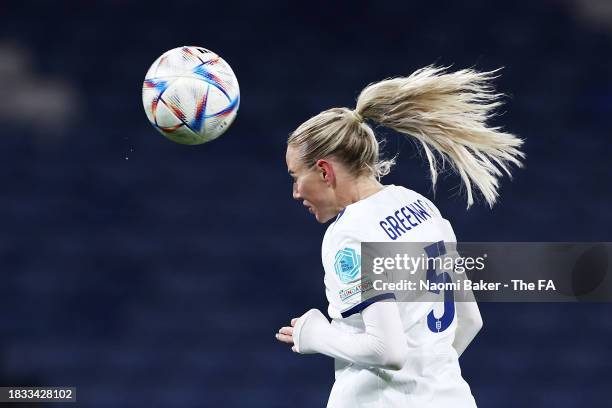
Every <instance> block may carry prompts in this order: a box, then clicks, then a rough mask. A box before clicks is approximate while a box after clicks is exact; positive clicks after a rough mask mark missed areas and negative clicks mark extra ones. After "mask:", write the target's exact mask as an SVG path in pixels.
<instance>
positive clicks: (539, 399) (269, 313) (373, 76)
mask: <svg viewBox="0 0 612 408" xmlns="http://www.w3.org/2000/svg"><path fill="white" fill-rule="evenodd" d="M2 9H3V10H2V16H3V17H2V25H3V27H2V30H1V31H0V33H1V35H0V73H1V74H2V75H1V78H2V85H0V125H1V128H0V129H1V130H0V132H1V133H2V142H3V144H2V148H1V149H0V161H1V163H2V172H1V173H0V185H1V189H2V194H1V195H0V214H1V215H0V225H2V234H0V259H1V267H2V284H1V285H0V310H2V313H1V314H0V384H2V385H19V384H22V385H28V384H29V385H74V386H76V387H77V388H78V399H79V401H80V402H79V403H78V404H79V405H80V406H84V407H109V406H113V407H157V406H160V407H161V406H172V407H195V406H198V407H202V406H204V407H209V406H210V407H213V406H215V407H216V406H219V407H244V406H249V407H266V408H269V407H286V406H292V407H314V406H323V405H324V403H325V401H326V399H327V396H328V393H329V389H330V387H331V384H332V382H333V371H332V370H333V369H332V361H331V360H330V359H328V358H326V357H321V356H306V357H304V356H298V355H295V354H292V353H291V352H290V351H289V350H288V349H286V348H285V347H283V346H282V345H280V344H278V343H277V342H276V341H275V339H274V333H275V331H276V330H277V328H278V327H279V326H281V325H283V324H285V323H286V322H287V321H288V319H289V318H290V317H293V316H297V315H299V314H300V313H301V312H303V311H305V310H306V309H308V308H310V307H319V308H321V309H324V308H325V298H324V292H323V287H322V268H321V265H320V252H319V251H320V241H321V238H322V235H323V232H324V227H323V226H320V225H318V224H317V223H316V222H315V221H314V220H313V219H312V217H311V216H310V214H308V213H307V212H306V211H305V210H304V209H303V208H302V207H301V206H300V205H298V204H297V203H296V202H294V201H292V199H291V183H290V179H289V177H288V176H287V174H286V168H285V163H284V149H285V140H286V137H287V135H288V133H289V132H291V131H292V130H293V129H294V128H295V127H296V126H297V125H299V124H300V123H301V122H302V121H303V120H305V119H307V118H308V117H310V116H312V115H314V114H316V113H318V112H319V111H321V110H323V109H326V108H329V107H333V106H350V107H352V106H354V100H355V98H356V96H357V94H358V92H359V91H360V90H361V89H362V88H363V87H364V86H365V85H367V84H368V83H369V82H372V81H376V80H380V79H382V78H385V77H388V76H393V75H401V74H408V73H410V72H412V71H413V70H415V69H416V68H419V67H422V66H424V65H427V64H430V63H433V62H435V63H437V64H444V65H447V64H453V68H464V67H469V66H475V67H477V68H478V69H493V68H497V67H500V66H504V67H505V68H504V71H503V77H502V78H501V79H500V80H499V81H498V84H499V90H500V91H502V92H505V93H507V94H509V97H508V99H507V105H506V108H505V110H504V114H503V115H502V116H501V117H499V118H497V119H496V120H495V123H496V124H500V125H503V126H504V127H505V128H507V129H509V130H511V131H513V132H516V133H518V134H519V135H521V136H522V137H524V138H526V139H527V143H526V145H525V150H526V152H527V155H528V156H527V157H528V159H527V162H526V168H525V169H523V170H520V171H517V172H516V177H515V178H514V181H513V182H509V181H508V180H507V179H505V180H504V182H503V184H502V188H501V202H500V203H499V204H498V205H497V206H496V207H495V208H494V210H493V211H490V210H489V209H487V208H486V207H485V206H484V205H483V204H480V205H477V206H476V207H474V208H472V209H471V210H469V211H468V212H466V211H465V199H464V198H463V197H461V196H458V191H457V189H456V185H457V183H458V178H456V177H449V178H446V179H444V180H443V181H442V182H441V184H440V185H439V188H438V192H437V195H436V197H435V202H436V203H437V204H438V206H439V207H440V208H441V210H442V211H443V213H444V214H446V216H447V218H449V219H450V220H451V222H452V223H453V225H454V227H455V230H456V233H457V235H458V238H459V239H460V240H463V241H573V240H579V241H589V240H591V241H598V240H601V241H605V240H610V235H609V234H610V227H611V225H612V222H611V221H612V213H611V212H610V205H611V202H612V197H611V192H610V177H611V176H612V172H611V167H610V159H611V158H612V155H611V149H610V140H609V138H610V136H611V135H612V132H611V131H612V121H611V120H610V117H611V116H612V12H611V10H610V5H609V2H606V1H605V0H602V1H596V0H593V1H586V0H585V1H580V0H566V1H561V0H559V1H552V0H550V1H546V0H533V1H530V2H510V1H486V0H478V1H477V0H471V1H465V2H444V1H442V2H423V1H420V2H416V1H403V2H401V1H398V2H384V1H381V2H376V3H374V2H371V3H367V2H357V1H353V2H346V3H341V2H335V3H333V4H332V3H327V2H307V3H306V2H304V3H299V4H298V3H297V2H281V1H270V2H245V3H243V4H236V3H234V2H228V3H214V4H211V3H209V2H186V1H175V2H171V3H168V2H162V1H156V0H154V1H148V2H137V1H131V2H129V1H104V2H102V1H99V2H73V1H53V2H52V1H39V2H30V1H13V0H8V1H5V2H3V6H2ZM180 45H200V46H204V47H207V48H210V49H212V50H215V51H217V52H218V53H220V54H221V56H223V57H224V58H225V59H226V60H227V61H228V62H229V63H230V64H231V65H232V67H233V68H234V70H235V72H236V74H237V76H238V78H239V81H240V85H241V91H242V100H241V107H240V111H239V114H238V118H237V121H236V122H235V124H234V125H233V127H232V128H231V130H230V131H229V132H228V133H227V134H226V135H225V136H223V137H222V138H221V139H219V140H218V141H215V142H214V143H210V144H207V145H202V146H196V147H187V146H181V145H177V144H174V143H171V142H169V141H167V140H165V139H164V138H163V137H162V136H160V135H158V134H157V133H156V132H155V131H154V130H153V128H152V127H151V126H150V125H149V124H148V122H147V120H146V118H145V115H144V113H143V110H142V106H141V102H140V92H141V83H142V79H143V76H144V74H145V72H146V70H147V68H148V67H149V65H150V64H151V63H152V62H153V61H154V60H155V58H157V56H158V55H160V54H161V53H162V52H163V51H165V50H167V49H170V48H174V47H176V46H180ZM387 136H389V142H388V144H387V151H388V152H390V153H391V154H392V153H395V152H396V151H398V150H399V151H400V152H401V156H400V160H399V165H398V167H397V168H396V169H395V171H394V172H393V173H392V174H391V175H390V176H389V177H388V178H387V179H386V182H387V183H396V184H404V185H407V186H409V187H411V188H413V189H415V190H417V191H420V192H423V193H424V194H426V195H428V196H429V197H432V194H431V189H430V186H429V184H428V180H427V167H426V166H425V165H424V164H423V161H422V160H420V159H419V158H418V156H417V155H416V150H415V148H414V146H413V145H412V144H411V143H408V142H401V141H400V140H399V139H398V138H397V137H395V135H392V134H387ZM481 308H482V313H483V318H484V322H485V326H484V330H483V331H482V332H481V333H480V335H479V336H478V337H477V339H476V340H475V341H474V343H473V345H472V346H470V348H469V349H468V350H467V352H466V354H465V355H464V357H462V367H463V372H464V376H465V377H466V378H467V380H468V381H469V383H470V385H471V387H472V390H473V393H474V395H475V397H476V399H477V401H478V402H479V404H480V406H482V407H498V408H499V407H517V406H529V407H553V406H554V407H575V406H579V405H580V406H589V407H604V406H609V396H608V395H609V389H608V387H609V384H610V383H611V381H612V348H611V347H612V346H611V345H612V343H611V342H610V338H611V336H612V320H610V319H609V316H610V312H612V307H611V306H610V305H609V304H482V306H481ZM20 406H24V405H20Z"/></svg>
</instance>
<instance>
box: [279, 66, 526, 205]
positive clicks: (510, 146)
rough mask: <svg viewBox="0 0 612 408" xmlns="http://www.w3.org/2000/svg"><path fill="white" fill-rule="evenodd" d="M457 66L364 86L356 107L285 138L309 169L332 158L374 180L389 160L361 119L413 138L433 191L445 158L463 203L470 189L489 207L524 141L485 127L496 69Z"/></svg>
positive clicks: (332, 112)
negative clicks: (426, 163)
mask: <svg viewBox="0 0 612 408" xmlns="http://www.w3.org/2000/svg"><path fill="white" fill-rule="evenodd" d="M496 72H497V71H492V72H477V71H474V70H472V69H464V70H461V71H457V72H451V73H447V72H446V68H438V67H434V66H429V67H425V68H422V69H420V70H418V71H416V72H414V73H413V74H412V75H410V76H409V77H402V78H393V79H387V80H384V81H381V82H377V83H374V84H371V85H369V86H368V87H366V88H365V89H364V90H363V91H362V92H361V94H360V95H359V98H358V99H357V107H356V108H355V110H350V109H347V108H333V109H329V110H326V111H324V112H321V113H320V114H318V115H316V116H314V117H312V118H310V119H309V120H307V121H306V122H304V123H303V124H302V125H301V126H300V127H299V128H297V129H296V130H295V131H294V132H293V133H292V134H291V135H290V136H289V139H288V141H287V143H288V144H289V145H292V146H294V147H297V148H298V149H299V150H300V154H301V159H302V160H303V161H304V162H305V163H306V165H308V166H312V165H314V163H315V162H316V160H318V159H320V158H323V157H326V156H331V155H334V156H335V157H337V158H338V159H340V160H341V161H342V162H343V163H345V164H346V165H347V166H348V168H349V170H351V171H352V172H353V173H354V174H355V175H357V176H359V175H361V174H363V173H369V174H371V175H374V176H375V177H377V178H381V177H382V176H384V175H386V174H387V173H389V171H390V169H391V167H392V166H393V164H394V163H395V160H394V159H391V160H383V159H381V158H380V157H379V143H378V141H377V140H376V137H375V135H374V132H373V130H372V128H371V127H370V126H369V125H368V124H367V122H366V121H367V120H370V121H372V122H376V123H379V124H381V125H383V126H385V127H388V128H391V129H394V130H395V131H397V132H399V133H402V134H404V135H406V136H412V137H414V138H416V139H417V140H418V141H419V142H420V143H421V145H422V146H423V150H424V151H425V155H426V157H427V160H428V161H429V169H430V172H431V182H432V185H433V186H434V188H435V185H436V181H437V177H438V160H441V161H442V164H444V162H445V161H446V160H448V161H449V162H450V163H451V165H452V166H453V167H454V169H455V170H456V171H457V172H458V173H459V175H460V176H461V178H462V180H463V182H464V184H465V185H466V188H467V201H468V205H467V206H468V208H469V207H470V206H471V205H472V204H473V203H474V198H473V193H472V186H475V187H476V188H477V189H478V190H480V192H481V193H482V195H483V196H484V198H485V200H486V201H487V203H488V204H489V206H491V207H492V206H493V204H495V201H496V200H497V197H498V192H497V189H498V186H499V183H498V178H499V177H501V176H502V173H501V171H500V169H501V170H503V171H505V172H506V173H507V174H508V176H511V174H510V169H509V167H508V166H509V165H510V164H511V163H513V164H515V165H517V166H518V167H522V164H521V162H520V159H522V158H524V157H525V155H524V153H523V152H521V151H520V150H519V147H520V146H521V145H522V144H523V141H522V140H521V139H519V138H518V137H516V136H514V135H512V134H510V133H505V132H502V131H501V130H500V129H499V128H496V127H488V126H487V124H486V122H487V120H488V119H489V118H490V117H491V116H492V115H493V111H494V109H495V108H497V107H498V106H500V105H501V102H500V101H499V99H500V97H501V96H502V95H501V94H497V93H495V92H494V90H493V87H492V86H491V80H493V79H494V78H495V73H496Z"/></svg>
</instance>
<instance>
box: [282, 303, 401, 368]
mask: <svg viewBox="0 0 612 408" xmlns="http://www.w3.org/2000/svg"><path fill="white" fill-rule="evenodd" d="M361 316H362V318H363V322H364V324H365V332H364V333H346V332H344V331H342V330H339V329H337V328H335V327H333V326H332V325H331V324H330V323H329V321H328V320H327V319H326V318H325V316H323V314H322V313H321V312H320V311H319V310H317V309H311V310H309V311H308V312H306V313H305V314H304V315H303V316H302V317H300V318H299V319H293V320H292V322H291V324H292V326H293V327H283V328H281V329H280V330H279V333H278V334H277V339H279V340H280V341H283V342H285V343H289V344H291V343H293V344H294V346H293V348H292V349H293V351H295V352H298V353H302V354H311V353H321V354H325V355H327V356H330V357H333V358H338V359H342V360H345V361H348V362H350V363H356V364H360V365H366V366H376V367H381V368H385V369H388V370H400V369H401V368H402V366H403V365H404V362H405V361H406V358H407V357H408V346H407V345H406V341H405V336H404V333H403V330H402V322H401V319H400V315H399V310H398V308H397V304H396V303H395V302H377V303H374V304H372V305H370V306H368V307H366V308H365V309H364V310H363V311H362V312H361Z"/></svg>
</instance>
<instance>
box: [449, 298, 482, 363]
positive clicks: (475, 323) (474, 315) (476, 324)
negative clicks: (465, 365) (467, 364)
mask: <svg viewBox="0 0 612 408" xmlns="http://www.w3.org/2000/svg"><path fill="white" fill-rule="evenodd" d="M455 310H456V311H457V330H456V331H455V340H454V341H453V347H454V348H455V350H456V351H457V354H458V355H459V356H461V354H463V352H464V351H465V349H466V348H467V346H469V345H470V343H471V342H472V340H474V337H476V334H477V333H478V332H479V331H480V329H481V328H482V317H481V316H480V310H479V309H478V303H476V301H475V300H472V301H468V302H456V303H455Z"/></svg>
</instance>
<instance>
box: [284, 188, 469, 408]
mask: <svg viewBox="0 0 612 408" xmlns="http://www.w3.org/2000/svg"><path fill="white" fill-rule="evenodd" d="M389 223H391V224H396V225H395V228H393V225H391V227H389V225H390V224H389ZM385 224H386V225H385ZM385 226H386V227H388V228H387V229H385ZM439 241H444V242H447V243H455V242H456V238H455V234H454V232H453V229H452V227H451V225H450V223H449V222H448V221H447V220H445V219H444V218H442V216H441V214H440V212H439V211H438V209H437V208H436V207H435V206H434V205H433V204H432V203H431V202H430V201H429V200H427V199H426V198H425V197H423V196H422V195H420V194H418V193H416V192H414V191H411V190H408V189H406V188H403V187H400V186H387V187H386V188H384V189H383V190H382V191H380V192H378V193H376V194H374V195H372V196H369V197H367V198H365V199H363V200H360V201H358V202H356V203H354V204H351V205H349V206H347V207H346V208H345V210H344V211H343V213H341V214H340V215H339V217H338V218H337V219H336V221H335V222H333V223H332V224H330V226H329V227H328V229H327V231H326V233H325V237H324V239H323V245H322V261H323V266H324V269H325V278H324V282H325V289H326V296H327V299H328V301H329V307H328V314H329V316H330V317H331V318H332V322H331V324H330V323H328V322H327V319H325V317H324V316H323V315H322V314H321V313H320V312H318V311H310V312H308V313H307V314H306V315H304V317H303V318H301V319H299V320H298V322H297V325H296V328H295V329H294V341H295V342H296V343H297V345H298V350H299V352H301V353H309V352H320V353H323V354H326V355H329V356H332V357H334V358H335V359H336V375H335V377H336V381H335V383H334V386H333V388H332V392H331V395H330V398H329V401H328V407H332V408H343V407H351V408H354V407H367V408H369V407H385V408H386V407H423V408H432V407H440V408H442V407H444V408H447V407H450V406H452V407H453V408H473V407H475V406H476V404H475V402H474V398H473V397H472V395H471V392H470V389H469V386H468V385H467V383H466V382H465V381H464V380H463V378H462V377H461V370H460V368H459V362H458V353H457V351H456V350H455V349H454V348H453V342H454V341H455V340H456V339H455V333H456V330H457V328H458V325H457V320H458V319H457V317H458V315H457V314H456V313H455V314H453V315H452V321H451V323H450V325H448V327H447V328H445V330H442V331H439V330H438V331H433V330H432V329H430V327H431V325H428V318H429V319H431V318H433V319H441V317H442V315H443V314H444V313H445V306H444V303H443V302H441V301H440V300H442V298H435V297H434V298H433V299H432V300H431V301H422V302H398V303H396V304H394V303H393V302H391V303H388V302H384V303H380V302H379V303H375V304H373V305H370V306H368V307H367V308H365V310H364V311H363V313H355V314H352V315H350V316H349V315H348V314H349V313H351V312H352V311H354V310H356V309H357V310H358V309H359V308H360V307H362V306H363V305H362V304H361V300H362V293H361V290H362V288H361V282H360V278H361V271H360V269H359V270H357V269H355V264H359V262H360V255H361V253H360V251H361V247H360V244H361V242H423V243H428V242H439ZM357 261H359V262H357ZM379 305H382V307H379ZM375 306H376V307H375ZM393 307H394V308H393ZM391 308H393V310H395V312H389V310H391ZM456 310H457V311H459V319H462V318H463V317H461V314H463V312H464V310H463V308H462V307H458V308H457V309H456ZM476 310H477V307H476ZM383 311H385V313H386V312H389V313H391V314H392V315H393V316H389V317H387V316H382V314H381V315H380V316H379V312H380V313H383ZM371 312H372V313H371ZM396 312H397V315H395V313H396ZM468 312H469V313H467V316H472V317H473V316H474V313H473V312H474V310H471V311H469V310H468ZM343 314H344V315H345V317H343ZM431 316H433V317H431ZM478 316H479V315H478ZM446 317H447V318H448V316H446ZM472 320H474V319H472ZM476 320H477V319H476ZM474 321H475V320H474ZM389 323H392V325H393V326H394V327H393V328H391V327H388V326H387V324H389ZM475 327H476V326H475V325H470V324H466V325H465V326H462V329H465V330H464V331H463V332H461V330H460V333H462V335H461V336H460V339H459V341H458V342H457V346H458V347H460V348H461V349H465V347H467V344H469V342H470V341H471V339H472V338H473V336H474V335H475V332H476V331H477V330H476V331H475V329H474V328H475ZM387 336H392V337H393V339H390V338H387ZM396 337H397V338H401V342H402V343H403V346H400V345H399V341H397V338H396ZM402 350H403V351H402ZM406 350H407V353H406V362H405V363H404V364H403V366H402V367H401V370H398V371H393V370H389V369H385V368H384V367H386V368H397V367H396V366H395V365H394V364H389V361H390V360H395V357H397V356H386V357H385V356H384V354H386V353H387V352H389V353H392V354H393V353H397V354H398V355H400V356H401V354H404V353H405V352H406ZM462 351H463V350H460V352H462ZM391 362H394V363H397V361H391Z"/></svg>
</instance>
